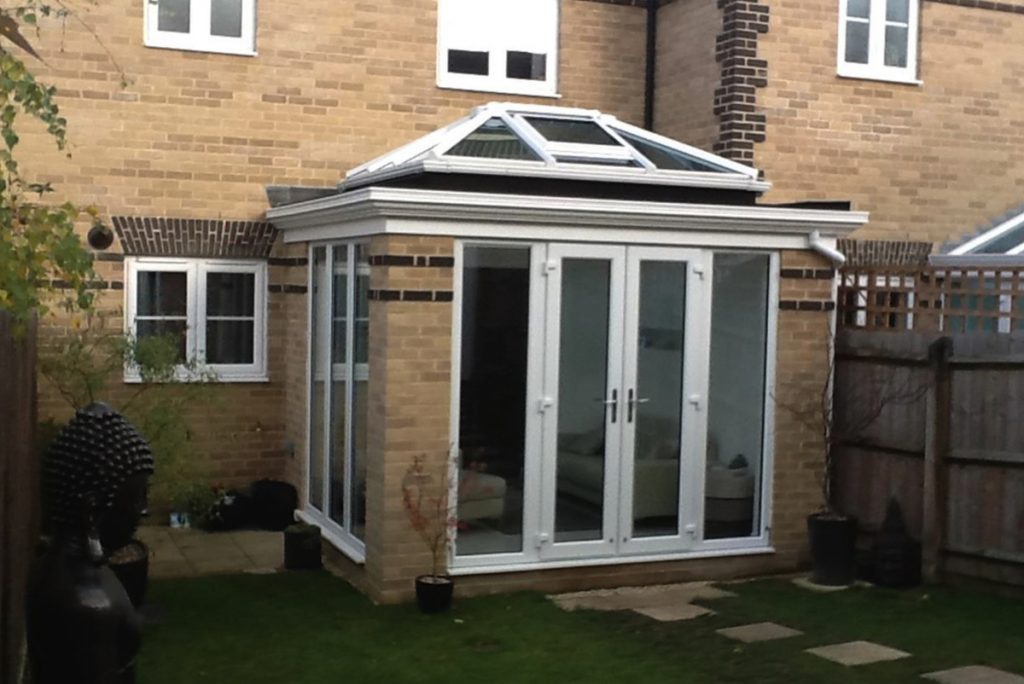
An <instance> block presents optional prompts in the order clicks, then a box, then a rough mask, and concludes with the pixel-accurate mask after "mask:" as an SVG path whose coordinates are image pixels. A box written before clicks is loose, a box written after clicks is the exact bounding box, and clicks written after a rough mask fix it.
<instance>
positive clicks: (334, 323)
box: [327, 245, 349, 525]
mask: <svg viewBox="0 0 1024 684" xmlns="http://www.w3.org/2000/svg"><path fill="white" fill-rule="evenodd" d="M332 283H333V285H334V287H333V290H334V291H333V293H332V301H331V329H332V337H333V340H332V343H331V364H330V367H331V404H332V406H331V446H330V449H331V462H330V474H329V476H330V489H329V492H330V498H331V501H330V507H329V510H328V511H327V513H328V515H329V516H330V517H331V520H333V521H334V522H336V523H338V524H339V525H344V524H345V480H346V477H345V475H346V474H345V449H346V442H345V424H346V420H345V417H346V415H347V411H348V375H349V369H348V365H347V363H346V362H347V359H346V351H347V344H346V340H347V339H348V318H347V316H346V312H347V311H348V245H339V246H337V247H334V273H333V275H332Z"/></svg>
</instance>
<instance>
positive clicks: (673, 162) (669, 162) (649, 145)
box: [615, 129, 729, 173]
mask: <svg viewBox="0 0 1024 684" xmlns="http://www.w3.org/2000/svg"><path fill="white" fill-rule="evenodd" d="M615 132H616V133H618V134H619V135H621V136H622V138H623V139H624V140H625V141H626V142H628V143H629V144H630V145H632V146H633V147H635V148H636V149H637V151H638V152H640V154H642V155H644V156H645V157H647V159H648V160H650V162H651V163H652V164H654V165H655V166H657V167H658V168H659V169H667V170H670V171H710V172H715V173H729V171H728V169H725V168H722V167H721V166H716V165H714V164H711V163H709V162H706V161H702V160H700V159H697V158H696V157H693V156H691V155H688V154H685V153H683V152H679V151H678V150H673V149H671V148H669V147H665V146H664V145H659V144H657V143H655V142H651V141H650V140H644V139H643V138H640V137H638V136H635V135H631V134H629V133H625V132H623V131H620V130H618V129H616V130H615Z"/></svg>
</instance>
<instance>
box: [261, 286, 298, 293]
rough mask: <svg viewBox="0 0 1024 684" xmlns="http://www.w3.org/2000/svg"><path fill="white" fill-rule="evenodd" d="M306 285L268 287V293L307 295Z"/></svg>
mask: <svg viewBox="0 0 1024 684" xmlns="http://www.w3.org/2000/svg"><path fill="white" fill-rule="evenodd" d="M306 290H307V288H306V286H305V285H268V286H267V292H271V293H274V294H306Z"/></svg>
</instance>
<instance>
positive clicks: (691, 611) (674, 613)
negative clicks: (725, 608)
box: [634, 603, 715, 622]
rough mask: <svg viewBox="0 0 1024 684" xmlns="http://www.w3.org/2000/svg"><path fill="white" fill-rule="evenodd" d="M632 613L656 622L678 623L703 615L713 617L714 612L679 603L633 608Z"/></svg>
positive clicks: (701, 607)
mask: <svg viewBox="0 0 1024 684" xmlns="http://www.w3.org/2000/svg"><path fill="white" fill-rule="evenodd" d="M634 612H637V613H640V614H641V615H646V616H647V617H649V618H653V619H655V620H657V621H658V622H679V621H681V620H693V619H694V618H699V617H701V616H703V615H714V614H715V611H713V610H709V609H707V608H705V607H704V606H698V605H695V604H693V603H679V604H676V605H668V606H649V607H647V608H635V609H634Z"/></svg>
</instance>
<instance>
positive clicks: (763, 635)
mask: <svg viewBox="0 0 1024 684" xmlns="http://www.w3.org/2000/svg"><path fill="white" fill-rule="evenodd" d="M716 631H717V632H718V633H719V634H721V635H722V636H724V637H728V638H729V639H735V640H736V641H742V642H744V643H747V644H750V643H754V642H757V641H774V640H775V639H788V638H789V637H795V636H800V635H801V634H803V632H801V631H800V630H798V629H793V628H792V627H786V626H785V625H780V624H777V623H774V622H756V623H754V624H752V625H740V626H739V627H727V628H725V629H719V630H716Z"/></svg>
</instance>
